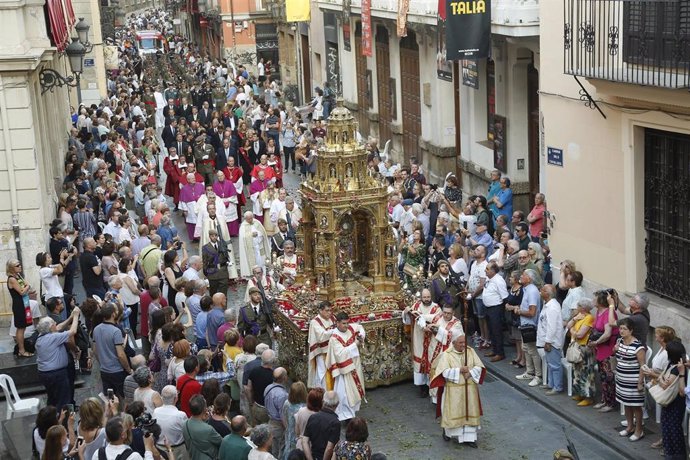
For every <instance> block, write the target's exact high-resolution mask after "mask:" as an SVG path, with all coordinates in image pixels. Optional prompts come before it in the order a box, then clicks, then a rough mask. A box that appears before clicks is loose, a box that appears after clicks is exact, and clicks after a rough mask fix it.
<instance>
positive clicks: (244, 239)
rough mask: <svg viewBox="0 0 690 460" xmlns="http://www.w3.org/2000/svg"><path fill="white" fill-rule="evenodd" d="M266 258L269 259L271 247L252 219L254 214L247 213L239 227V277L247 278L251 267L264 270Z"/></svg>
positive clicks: (260, 227)
mask: <svg viewBox="0 0 690 460" xmlns="http://www.w3.org/2000/svg"><path fill="white" fill-rule="evenodd" d="M268 257H271V245H270V244H269V242H268V236H267V235H266V230H264V226H263V225H261V223H260V222H259V221H257V220H255V219H254V213H252V212H251V211H247V212H245V213H244V220H243V222H242V225H240V275H241V276H242V277H243V278H249V277H250V276H252V267H254V266H259V267H262V268H265V266H266V262H267V258H268Z"/></svg>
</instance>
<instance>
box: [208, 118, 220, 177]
mask: <svg viewBox="0 0 690 460" xmlns="http://www.w3.org/2000/svg"><path fill="white" fill-rule="evenodd" d="M206 135H207V136H208V137H209V140H208V141H209V143H210V144H211V145H212V146H213V148H214V149H215V150H218V149H219V148H220V147H221V145H222V144H221V142H220V140H221V136H222V135H223V127H222V126H220V125H219V124H218V120H216V119H213V120H211V126H210V127H209V128H208V130H207V131H206ZM216 169H218V168H216Z"/></svg>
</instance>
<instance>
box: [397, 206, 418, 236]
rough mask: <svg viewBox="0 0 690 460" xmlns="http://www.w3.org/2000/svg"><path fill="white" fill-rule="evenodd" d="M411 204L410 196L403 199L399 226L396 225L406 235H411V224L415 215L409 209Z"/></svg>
mask: <svg viewBox="0 0 690 460" xmlns="http://www.w3.org/2000/svg"><path fill="white" fill-rule="evenodd" d="M412 204H413V202H412V200H411V199H410V198H406V199H404V200H403V202H402V205H403V212H402V214H401V215H400V226H399V227H398V229H399V230H401V231H404V232H405V234H407V236H410V235H412V224H413V223H414V220H415V217H414V215H413V214H412V211H411V208H412Z"/></svg>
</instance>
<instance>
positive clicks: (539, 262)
mask: <svg viewBox="0 0 690 460" xmlns="http://www.w3.org/2000/svg"><path fill="white" fill-rule="evenodd" d="M527 254H529V258H530V261H531V262H532V263H533V264H534V265H535V266H536V267H537V270H538V271H539V275H540V276H541V277H543V276H544V251H543V250H542V248H541V245H540V244H539V243H534V242H532V243H528V244H527Z"/></svg>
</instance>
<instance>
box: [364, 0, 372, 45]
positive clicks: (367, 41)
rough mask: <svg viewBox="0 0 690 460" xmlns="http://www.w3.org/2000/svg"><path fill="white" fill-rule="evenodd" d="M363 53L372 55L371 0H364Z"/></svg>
mask: <svg viewBox="0 0 690 460" xmlns="http://www.w3.org/2000/svg"><path fill="white" fill-rule="evenodd" d="M362 55H363V56H369V57H371V0H362Z"/></svg>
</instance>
